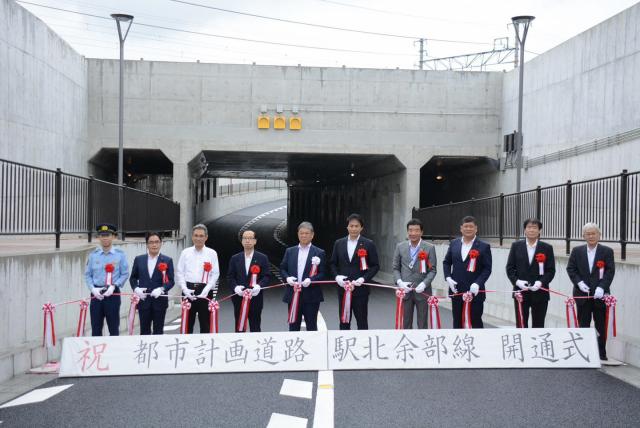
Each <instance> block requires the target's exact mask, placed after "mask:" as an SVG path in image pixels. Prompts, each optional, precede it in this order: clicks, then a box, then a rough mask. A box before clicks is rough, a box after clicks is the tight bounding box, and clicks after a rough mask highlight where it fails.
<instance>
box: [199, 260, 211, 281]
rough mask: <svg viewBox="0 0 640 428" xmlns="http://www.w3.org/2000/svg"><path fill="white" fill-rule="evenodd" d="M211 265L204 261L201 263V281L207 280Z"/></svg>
mask: <svg viewBox="0 0 640 428" xmlns="http://www.w3.org/2000/svg"><path fill="white" fill-rule="evenodd" d="M211 269H212V266H211V263H209V262H204V264H203V265H202V281H201V282H202V283H203V284H206V283H208V282H209V272H211Z"/></svg>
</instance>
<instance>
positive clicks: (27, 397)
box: [0, 383, 73, 409]
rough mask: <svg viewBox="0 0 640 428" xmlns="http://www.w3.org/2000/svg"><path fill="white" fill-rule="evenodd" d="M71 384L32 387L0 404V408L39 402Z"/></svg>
mask: <svg viewBox="0 0 640 428" xmlns="http://www.w3.org/2000/svg"><path fill="white" fill-rule="evenodd" d="M72 386H73V384H72V383H70V384H69V385H60V386H52V387H50V388H39V389H34V390H33V391H31V392H27V393H26V394H24V395H23V396H21V397H18V398H16V399H15V400H11V401H9V402H8V403H4V404H3V405H2V406H0V409H4V408H5V407H13V406H21V405H23V404H33V403H40V402H42V401H45V400H48V399H49V398H51V397H53V396H54V395H56V394H59V393H61V392H62V391H64V390H65V389H67V388H71V387H72Z"/></svg>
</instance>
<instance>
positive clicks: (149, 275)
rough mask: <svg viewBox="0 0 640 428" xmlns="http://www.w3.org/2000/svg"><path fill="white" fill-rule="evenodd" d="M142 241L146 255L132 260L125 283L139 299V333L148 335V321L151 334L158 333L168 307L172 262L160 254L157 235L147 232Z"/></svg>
mask: <svg viewBox="0 0 640 428" xmlns="http://www.w3.org/2000/svg"><path fill="white" fill-rule="evenodd" d="M145 240H146V242H147V252H146V253H145V254H142V255H140V256H136V258H135V259H134V260H133V267H132V268H131V278H129V283H130V284H131V288H132V289H133V292H134V293H135V294H136V295H137V296H138V297H139V298H140V302H139V303H138V313H139V314H140V334H143V335H146V334H151V323H152V322H153V334H162V333H163V332H164V317H165V315H166V314H167V308H168V307H169V299H168V298H167V297H166V295H167V294H168V293H169V290H171V287H173V260H172V259H171V257H169V256H165V255H164V254H161V253H160V248H161V247H162V237H161V236H160V234H159V233H158V232H149V233H147V236H146V237H145Z"/></svg>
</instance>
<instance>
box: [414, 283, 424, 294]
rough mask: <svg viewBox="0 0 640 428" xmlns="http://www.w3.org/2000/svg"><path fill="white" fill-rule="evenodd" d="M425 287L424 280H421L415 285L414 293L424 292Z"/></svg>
mask: <svg viewBox="0 0 640 428" xmlns="http://www.w3.org/2000/svg"><path fill="white" fill-rule="evenodd" d="M425 288H427V284H425V283H424V282H421V283H420V284H418V286H417V287H416V293H424V290H425Z"/></svg>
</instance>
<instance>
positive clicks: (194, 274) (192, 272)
mask: <svg viewBox="0 0 640 428" xmlns="http://www.w3.org/2000/svg"><path fill="white" fill-rule="evenodd" d="M208 236H209V231H208V230H207V226H205V225H204V224H196V225H195V226H193V229H192V232H191V241H193V246H192V247H189V248H185V249H184V250H182V253H181V254H180V259H179V260H178V265H177V267H176V284H177V285H178V286H179V287H180V288H181V289H182V295H183V296H184V298H185V299H189V300H191V309H190V310H189V325H188V333H193V327H194V324H195V322H196V314H197V315H198V323H199V324H200V333H209V302H208V300H207V299H212V298H213V291H212V290H213V289H216V288H217V285H216V283H217V281H218V277H219V276H220V266H219V264H218V254H217V253H216V252H215V250H213V249H211V248H208V247H205V245H204V244H205V242H206V241H207V238H208Z"/></svg>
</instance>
